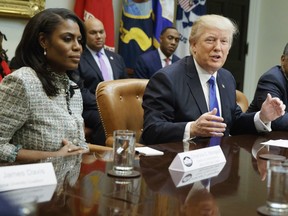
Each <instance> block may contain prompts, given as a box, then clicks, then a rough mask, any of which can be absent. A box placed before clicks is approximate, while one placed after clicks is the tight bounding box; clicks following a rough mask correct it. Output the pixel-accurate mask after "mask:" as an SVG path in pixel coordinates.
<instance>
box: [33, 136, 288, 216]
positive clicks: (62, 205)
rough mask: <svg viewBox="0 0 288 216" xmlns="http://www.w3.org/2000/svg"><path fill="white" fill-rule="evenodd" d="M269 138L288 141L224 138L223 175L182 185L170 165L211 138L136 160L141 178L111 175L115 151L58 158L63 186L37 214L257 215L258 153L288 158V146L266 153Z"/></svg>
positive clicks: (260, 196)
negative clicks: (181, 153)
mask: <svg viewBox="0 0 288 216" xmlns="http://www.w3.org/2000/svg"><path fill="white" fill-rule="evenodd" d="M270 139H288V134H287V133H285V132H283V133H282V132H272V133H269V134H265V135H261V136H257V135H241V136H233V137H225V138H222V139H220V140H219V142H220V147H221V149H222V151H223V153H224V155H225V158H226V164H225V166H224V168H223V169H222V170H221V172H220V173H219V175H218V176H215V177H212V178H209V179H202V180H201V181H197V182H193V183H191V184H188V185H184V186H182V187H177V186H176V185H175V182H173V178H172V176H171V174H170V173H169V170H168V167H169V165H170V164H171V162H172V160H173V159H174V158H175V156H176V155H177V153H180V152H183V151H191V150H195V149H200V148H206V147H208V145H209V141H210V140H209V139H199V140H194V143H192V142H191V143H169V144H159V145H154V146H151V147H152V148H155V149H158V150H161V151H163V152H164V155H163V156H150V157H145V156H140V157H136V158H135V161H134V167H135V169H136V170H138V171H139V172H140V173H141V176H140V177H138V178H115V177H110V176H108V175H107V172H108V171H109V170H111V169H112V150H110V151H109V150H107V151H103V152H101V154H98V153H89V154H86V155H83V157H82V161H81V160H80V159H77V160H76V161H75V160H69V159H67V158H66V159H65V160H64V159H59V158H58V159H55V160H52V163H53V165H54V167H55V172H56V175H57V177H58V178H57V180H58V185H57V187H56V189H55V192H54V195H53V196H52V198H51V200H49V201H46V202H41V203H38V204H37V207H38V215H41V216H42V215H44V216H45V215H52V216H57V215H61V216H63V215H64V216H65V215H75V216H90V215H165V216H166V215H167V216H169V215H171V216H172V215H173V216H177V215H220V214H221V216H226V215H227V216H231V215H233V216H238V215H239V216H240V215H241V216H242V215H249V216H253V215H258V214H257V208H258V207H259V206H261V205H263V204H265V202H266V193H267V191H266V180H265V178H264V177H263V176H264V175H265V174H263V173H265V169H264V167H265V166H266V165H267V164H264V163H265V162H267V161H265V162H263V161H260V160H259V157H258V155H259V153H263V152H264V151H265V152H266V153H267V152H268V153H271V154H272V153H273V154H279V155H285V156H288V155H287V150H286V149H284V148H272V147H271V148H269V149H267V148H266V147H263V145H261V144H260V143H261V142H263V141H267V140H270ZM260 148H261V149H260ZM253 155H254V156H253ZM73 161H74V162H73Z"/></svg>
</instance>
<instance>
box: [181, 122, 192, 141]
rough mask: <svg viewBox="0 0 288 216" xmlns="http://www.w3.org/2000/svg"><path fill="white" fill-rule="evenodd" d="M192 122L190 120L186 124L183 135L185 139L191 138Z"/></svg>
mask: <svg viewBox="0 0 288 216" xmlns="http://www.w3.org/2000/svg"><path fill="white" fill-rule="evenodd" d="M191 124H192V122H188V123H187V124H186V126H185V131H184V135H183V140H185V141H188V140H189V139H190V127H191Z"/></svg>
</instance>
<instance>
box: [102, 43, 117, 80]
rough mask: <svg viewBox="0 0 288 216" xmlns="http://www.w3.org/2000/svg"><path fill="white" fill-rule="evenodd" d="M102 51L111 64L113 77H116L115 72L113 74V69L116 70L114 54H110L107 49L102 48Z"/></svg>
mask: <svg viewBox="0 0 288 216" xmlns="http://www.w3.org/2000/svg"><path fill="white" fill-rule="evenodd" d="M104 52H105V54H106V56H107V58H108V60H109V62H110V65H111V68H112V73H113V79H118V77H117V74H115V71H117V70H116V68H115V67H116V65H115V59H114V56H113V55H112V53H111V52H109V51H107V50H105V49H104Z"/></svg>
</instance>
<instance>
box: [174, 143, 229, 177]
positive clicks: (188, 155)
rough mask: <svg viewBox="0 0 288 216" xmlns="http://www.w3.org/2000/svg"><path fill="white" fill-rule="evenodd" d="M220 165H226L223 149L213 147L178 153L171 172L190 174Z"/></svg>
mask: <svg viewBox="0 0 288 216" xmlns="http://www.w3.org/2000/svg"><path fill="white" fill-rule="evenodd" d="M220 163H226V159H225V156H224V154H223V152H222V149H221V148H220V146H212V147H207V148H202V149H197V150H192V151H188V152H182V153H178V154H177V155H176V157H175V158H174V160H173V161H172V163H171V164H170V166H169V170H175V171H180V172H189V171H192V170H196V169H199V168H203V167H209V166H212V165H216V164H220Z"/></svg>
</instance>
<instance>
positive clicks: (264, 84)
mask: <svg viewBox="0 0 288 216" xmlns="http://www.w3.org/2000/svg"><path fill="white" fill-rule="evenodd" d="M287 76H288V43H287V44H286V46H285V48H284V51H283V54H282V55H281V66H280V65H276V66H274V67H272V68H271V69H269V70H268V71H267V72H266V73H264V74H263V75H262V76H261V77H260V79H259V81H258V85H257V88H256V91H255V95H254V99H253V101H252V103H251V104H250V106H249V108H248V110H247V112H249V113H250V112H257V111H259V110H260V109H261V106H262V103H263V102H264V101H265V96H266V95H267V93H268V92H270V94H271V95H272V97H278V98H280V99H281V100H282V101H283V103H284V104H285V105H286V110H285V114H284V115H283V116H282V117H280V118H278V119H276V120H275V121H272V123H271V128H272V130H282V131H287V130H288V107H287V104H288V79H287Z"/></svg>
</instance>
